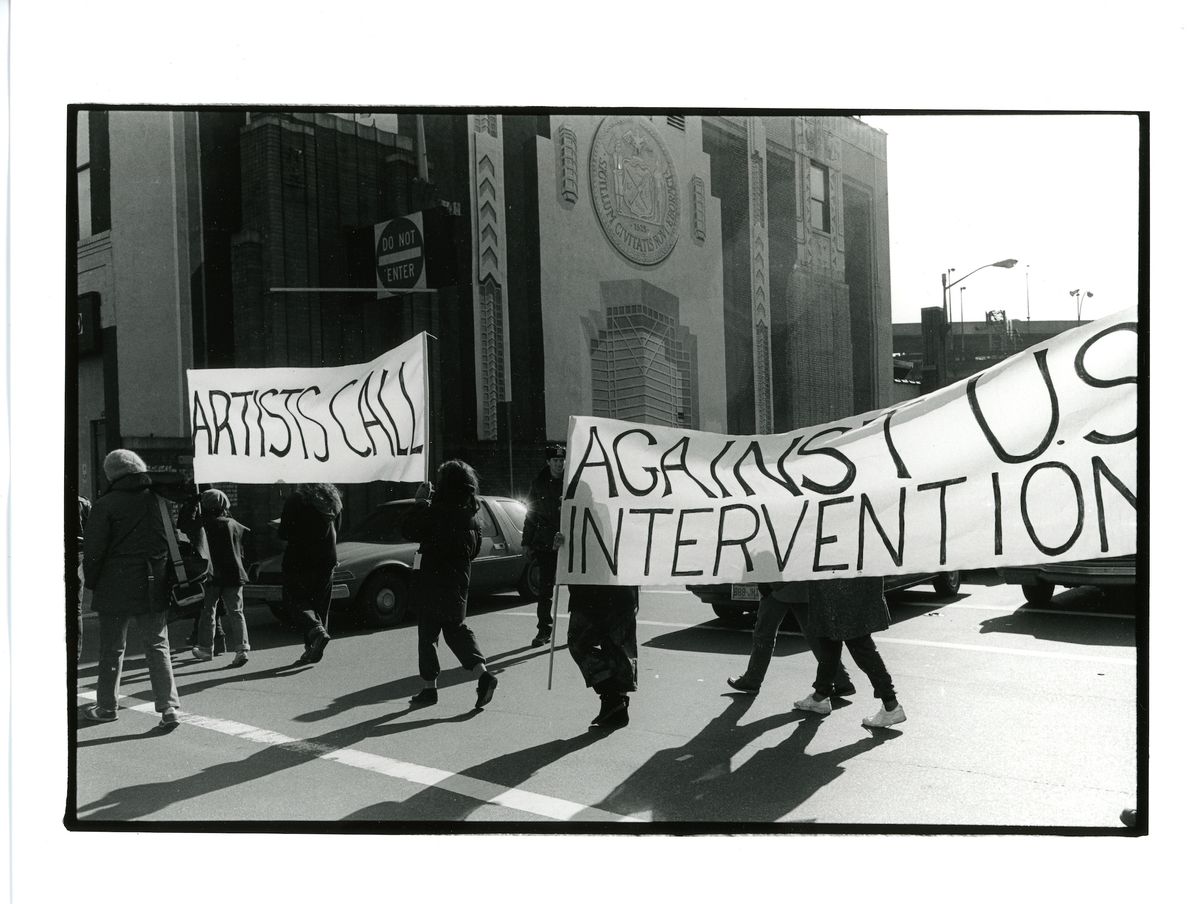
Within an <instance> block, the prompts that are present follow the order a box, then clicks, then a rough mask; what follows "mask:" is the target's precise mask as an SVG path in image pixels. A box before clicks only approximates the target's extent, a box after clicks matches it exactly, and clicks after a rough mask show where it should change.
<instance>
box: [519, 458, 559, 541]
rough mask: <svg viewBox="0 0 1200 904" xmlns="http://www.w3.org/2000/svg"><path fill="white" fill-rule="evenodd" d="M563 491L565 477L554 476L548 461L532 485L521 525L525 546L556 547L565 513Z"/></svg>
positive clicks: (522, 539)
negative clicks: (562, 514)
mask: <svg viewBox="0 0 1200 904" xmlns="http://www.w3.org/2000/svg"><path fill="white" fill-rule="evenodd" d="M562 494H563V479H562V478H561V477H559V478H557V479H555V478H554V477H552V476H551V475H550V466H549V465H546V466H545V467H543V468H542V470H541V471H540V472H538V476H537V477H535V478H534V479H533V483H532V484H530V486H529V500H528V501H529V508H528V509H527V510H526V512H525V523H524V525H523V526H522V527H521V545H522V546H528V547H531V548H533V549H542V550H550V549H553V548H554V535H555V534H556V533H558V525H559V520H560V519H559V516H560V514H561V513H562Z"/></svg>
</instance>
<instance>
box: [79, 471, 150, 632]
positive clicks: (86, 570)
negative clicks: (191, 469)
mask: <svg viewBox="0 0 1200 904" xmlns="http://www.w3.org/2000/svg"><path fill="white" fill-rule="evenodd" d="M169 568H170V555H169V553H168V547H167V534H166V530H165V528H164V527H163V519H162V514H161V511H160V509H159V499H158V496H156V495H155V494H154V493H153V492H151V490H150V478H149V476H148V475H146V474H126V475H124V476H122V477H118V478H117V479H116V480H114V481H113V482H112V486H111V487H110V488H109V491H108V492H107V493H105V494H104V495H103V496H101V497H100V498H99V499H97V500H96V502H95V504H94V505H93V506H92V512H91V515H90V517H89V518H88V521H87V526H86V527H85V528H84V531H83V582H84V586H85V587H87V588H88V589H89V590H91V591H92V609H94V610H95V611H96V612H99V613H101V614H103V615H141V614H145V613H147V612H158V611H160V610H163V609H166V608H167V589H168V587H167V572H168V569H169Z"/></svg>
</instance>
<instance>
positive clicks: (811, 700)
mask: <svg viewBox="0 0 1200 904" xmlns="http://www.w3.org/2000/svg"><path fill="white" fill-rule="evenodd" d="M792 708H793V709H802V710H804V711H805V712H810V713H817V714H819V715H822V716H827V715H829V714H830V713H831V712H833V704H832V703H830V702H829V698H828V697H826V698H825V699H824V700H818V699H817V697H816V695H815V694H809V695H808V696H807V697H805V698H804V699H803V700H797V701H796V702H795V703H793V704H792Z"/></svg>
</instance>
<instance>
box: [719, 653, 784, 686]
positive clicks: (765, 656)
mask: <svg viewBox="0 0 1200 904" xmlns="http://www.w3.org/2000/svg"><path fill="white" fill-rule="evenodd" d="M773 652H774V649H773V648H770V647H761V646H759V645H758V644H755V645H754V646H752V647H751V648H750V662H749V664H748V665H747V666H746V672H745V674H743V675H741V676H740V677H738V678H727V679H726V682H725V683H726V684H728V685H729V686H730V687H731V688H733V689H734V690H735V691H742V692H744V693H747V694H757V693H758V689H759V688H760V687H762V683H763V679H764V678H765V677H767V667H768V666H769V665H770V664H771V654H772V653H773Z"/></svg>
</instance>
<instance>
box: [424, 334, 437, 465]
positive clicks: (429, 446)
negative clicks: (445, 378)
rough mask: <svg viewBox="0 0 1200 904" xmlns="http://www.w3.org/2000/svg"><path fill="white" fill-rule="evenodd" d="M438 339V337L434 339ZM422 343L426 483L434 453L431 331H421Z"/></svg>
mask: <svg viewBox="0 0 1200 904" xmlns="http://www.w3.org/2000/svg"><path fill="white" fill-rule="evenodd" d="M434 338H437V337H434ZM421 342H422V345H423V346H424V347H423V348H422V350H421V357H422V358H423V359H424V363H425V366H424V368H423V370H424V371H425V482H426V483H428V482H429V456H430V455H431V454H432V453H433V439H432V434H430V432H429V426H430V415H429V409H430V408H432V407H433V406H432V405H431V404H430V398H429V331H428V330H422V331H421Z"/></svg>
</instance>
